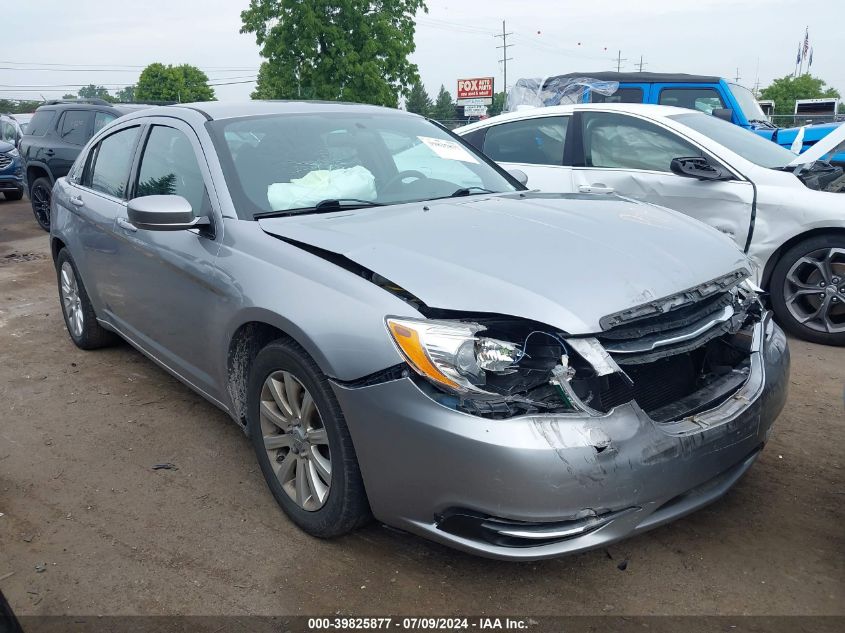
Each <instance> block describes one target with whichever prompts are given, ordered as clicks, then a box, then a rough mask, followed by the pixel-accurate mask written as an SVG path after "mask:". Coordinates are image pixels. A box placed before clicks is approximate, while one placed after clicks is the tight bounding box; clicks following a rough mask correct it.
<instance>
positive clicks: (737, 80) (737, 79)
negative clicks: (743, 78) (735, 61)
mask: <svg viewBox="0 0 845 633" xmlns="http://www.w3.org/2000/svg"><path fill="white" fill-rule="evenodd" d="M734 79H735V80H736V83H739V68H737V69H736V77H734Z"/></svg>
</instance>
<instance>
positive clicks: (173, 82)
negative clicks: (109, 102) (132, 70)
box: [134, 63, 214, 103]
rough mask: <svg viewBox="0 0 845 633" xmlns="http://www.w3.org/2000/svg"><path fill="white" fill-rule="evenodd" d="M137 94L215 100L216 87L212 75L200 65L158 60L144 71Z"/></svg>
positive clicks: (146, 98)
mask: <svg viewBox="0 0 845 633" xmlns="http://www.w3.org/2000/svg"><path fill="white" fill-rule="evenodd" d="M134 96H135V99H137V100H138V101H153V102H155V101H177V102H179V103H189V102H192V101H212V100H213V99H214V89H213V88H212V87H211V86H209V85H208V76H207V75H206V74H205V73H204V72H202V71H201V70H200V69H199V68H197V67H196V66H191V65H190V64H181V65H179V66H171V65H168V66H165V65H164V64H159V63H155V64H150V65H149V66H147V67H146V68H145V69H144V70H143V71H142V72H141V76H140V77H138V84H137V85H136V86H135V95H134Z"/></svg>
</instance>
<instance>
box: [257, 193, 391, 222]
mask: <svg viewBox="0 0 845 633" xmlns="http://www.w3.org/2000/svg"><path fill="white" fill-rule="evenodd" d="M383 206H384V205H383V204H382V203H381V202H373V201H372V200H361V199H360V198H326V199H325V200H320V201H319V202H318V203H317V204H315V205H314V206H312V207H301V208H299V209H285V210H284V211H265V212H263V213H256V214H254V215H253V216H252V217H253V219H255V220H259V219H261V218H286V217H288V216H291V215H305V214H311V215H313V214H315V213H334V212H335V211H341V210H354V209H363V208H366V207H383Z"/></svg>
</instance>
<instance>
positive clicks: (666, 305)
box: [599, 269, 749, 330]
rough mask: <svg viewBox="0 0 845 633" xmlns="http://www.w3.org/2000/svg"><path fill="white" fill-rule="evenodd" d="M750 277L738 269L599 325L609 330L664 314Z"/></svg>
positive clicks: (609, 315) (604, 317)
mask: <svg viewBox="0 0 845 633" xmlns="http://www.w3.org/2000/svg"><path fill="white" fill-rule="evenodd" d="M748 276H749V273H748V271H747V270H745V269H738V270H735V271H733V272H730V273H728V274H727V275H723V276H722V277H717V278H716V279H713V280H711V281H708V282H705V283H703V284H700V285H698V286H695V287H693V288H689V289H687V290H684V291H682V292H678V293H676V294H673V295H669V296H668V297H663V298H661V299H655V300H654V301H649V302H648V303H643V304H640V305H638V306H634V307H633V308H628V309H626V310H622V311H620V312H615V313H613V314H608V315H607V316H603V317H602V318H601V319H600V320H599V325H601V328H602V329H603V330H609V329H611V328H613V327H616V326H617V325H621V324H622V323H628V322H630V321H637V320H639V319H644V318H647V317H650V316H655V315H660V314H664V313H666V312H669V311H671V310H675V309H677V308H680V307H683V306H686V305H690V304H693V303H696V302H698V301H701V300H702V299H705V298H707V297H710V296H712V295H714V294H716V293H717V292H722V291H724V290H727V289H728V288H731V287H732V286H735V285H736V284H738V283H739V282H740V281H742V280H743V279H745V278H746V277H748Z"/></svg>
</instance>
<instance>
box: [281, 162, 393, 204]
mask: <svg viewBox="0 0 845 633" xmlns="http://www.w3.org/2000/svg"><path fill="white" fill-rule="evenodd" d="M376 195H377V194H376V179H375V176H373V174H372V172H371V171H370V170H369V169H367V168H366V167H361V166H360V165H356V166H355V167H349V168H347V169H318V170H315V171H311V172H308V173H307V174H305V175H304V176H303V177H302V178H293V179H292V180H291V181H290V182H276V183H273V184H272V185H270V186H268V187H267V201H268V202H269V203H270V208H271V209H272V210H273V211H284V210H286V209H300V208H303V207H311V206H314V205H315V204H317V203H318V202H320V201H321V200H333V199H344V198H356V199H359V200H375V199H376Z"/></svg>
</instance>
